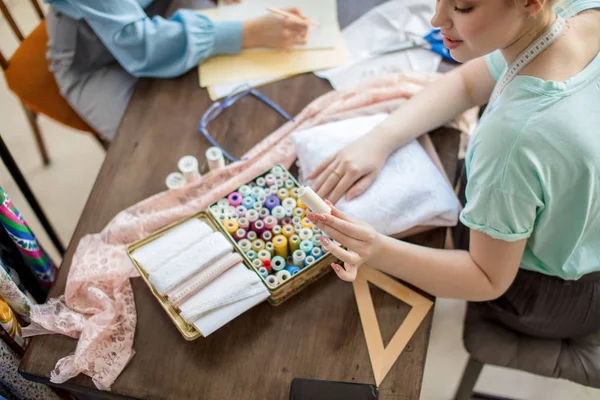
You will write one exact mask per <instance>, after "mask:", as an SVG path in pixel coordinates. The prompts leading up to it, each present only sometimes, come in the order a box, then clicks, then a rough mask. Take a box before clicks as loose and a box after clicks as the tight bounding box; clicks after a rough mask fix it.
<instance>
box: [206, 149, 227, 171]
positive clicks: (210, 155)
mask: <svg viewBox="0 0 600 400" xmlns="http://www.w3.org/2000/svg"><path fill="white" fill-rule="evenodd" d="M205 156H206V162H207V163H208V170H209V171H213V170H215V169H219V168H223V167H224V166H225V158H224V157H223V150H221V149H220V148H218V147H209V148H208V149H206V153H205Z"/></svg>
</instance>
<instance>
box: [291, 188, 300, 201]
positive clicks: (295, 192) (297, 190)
mask: <svg viewBox="0 0 600 400" xmlns="http://www.w3.org/2000/svg"><path fill="white" fill-rule="evenodd" d="M299 190H300V189H299V188H297V187H295V188H293V189H292V190H290V196H292V197H293V198H295V199H296V200H298V192H299Z"/></svg>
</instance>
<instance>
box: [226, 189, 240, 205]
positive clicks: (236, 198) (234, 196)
mask: <svg viewBox="0 0 600 400" xmlns="http://www.w3.org/2000/svg"><path fill="white" fill-rule="evenodd" d="M227 200H229V204H231V205H232V206H234V207H237V206H239V205H241V204H242V200H244V197H243V196H242V195H241V194H239V193H238V192H232V193H230V194H229V196H227Z"/></svg>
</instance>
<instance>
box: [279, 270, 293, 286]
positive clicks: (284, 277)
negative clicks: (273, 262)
mask: <svg viewBox="0 0 600 400" xmlns="http://www.w3.org/2000/svg"><path fill="white" fill-rule="evenodd" d="M291 277H292V275H291V274H290V273H289V271H286V270H285V269H284V270H281V271H279V272H278V273H277V281H278V282H279V284H280V285H281V284H282V283H283V282H285V281H287V280H288V279H290V278H291Z"/></svg>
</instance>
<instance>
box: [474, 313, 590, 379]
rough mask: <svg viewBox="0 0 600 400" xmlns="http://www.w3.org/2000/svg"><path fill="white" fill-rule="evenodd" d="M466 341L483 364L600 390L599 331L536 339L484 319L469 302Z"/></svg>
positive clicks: (475, 356)
mask: <svg viewBox="0 0 600 400" xmlns="http://www.w3.org/2000/svg"><path fill="white" fill-rule="evenodd" d="M463 340H464V344H465V348H466V349H467V351H468V352H469V354H470V355H471V356H472V357H473V358H474V359H476V360H477V361H479V362H482V363H484V364H491V365H497V366H500V367H507V368H511V369H517V370H521V371H527V372H531V373H533V374H536V375H542V376H548V377H552V378H562V379H567V380H570V381H573V382H577V383H580V384H582V385H585V386H589V387H595V388H600V331H599V332H596V333H594V334H591V335H587V336H584V337H580V338H577V339H566V340H553V339H540V338H535V337H531V336H526V335H522V334H520V333H517V332H514V331H512V330H510V329H507V328H505V327H504V326H501V325H498V324H497V323H495V322H492V321H490V320H487V319H485V318H484V315H483V313H482V312H481V311H480V309H478V307H477V304H476V303H469V304H468V308H467V316H466V318H465V324H464V332H463Z"/></svg>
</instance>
